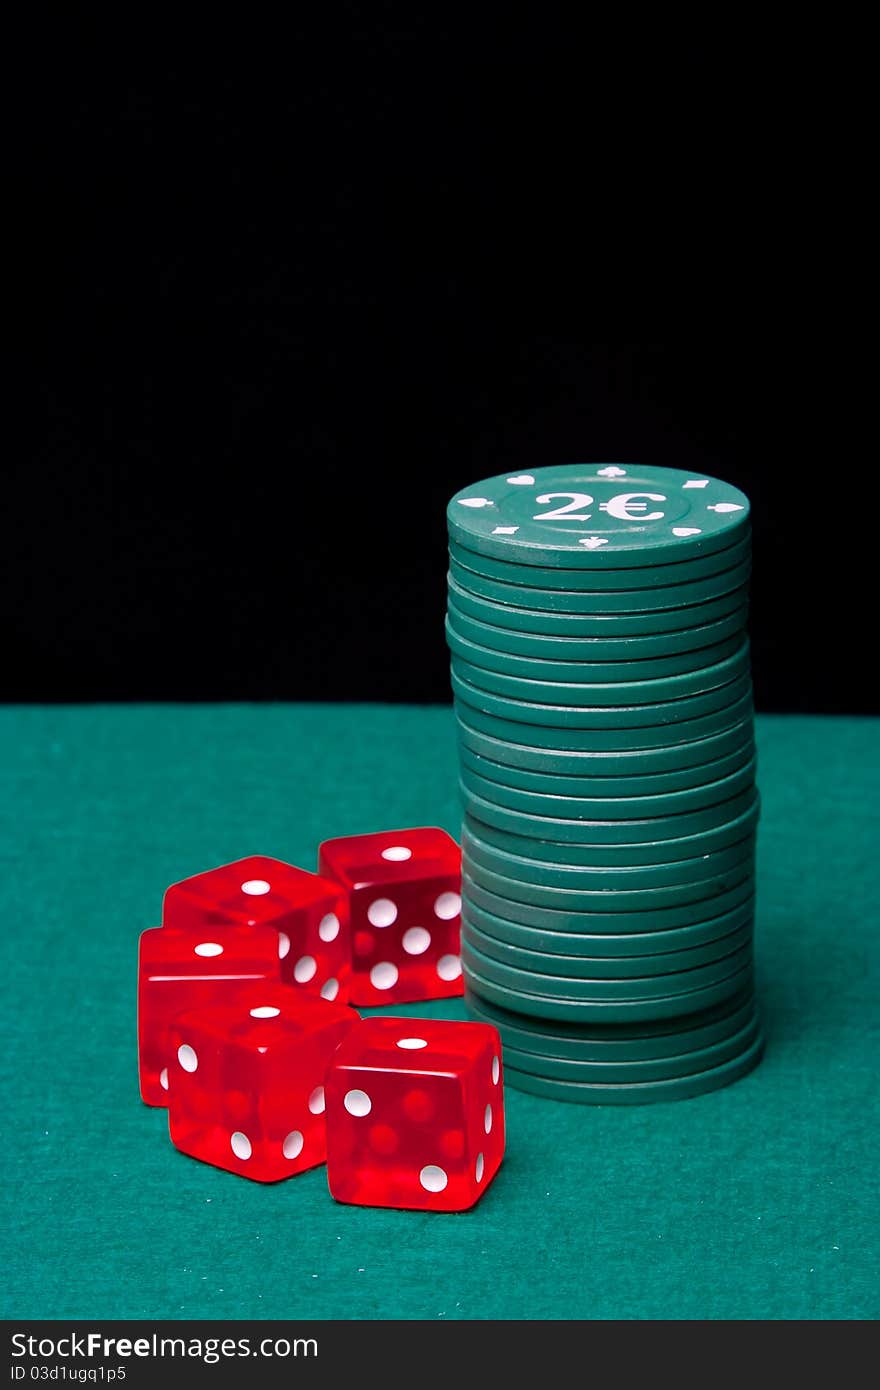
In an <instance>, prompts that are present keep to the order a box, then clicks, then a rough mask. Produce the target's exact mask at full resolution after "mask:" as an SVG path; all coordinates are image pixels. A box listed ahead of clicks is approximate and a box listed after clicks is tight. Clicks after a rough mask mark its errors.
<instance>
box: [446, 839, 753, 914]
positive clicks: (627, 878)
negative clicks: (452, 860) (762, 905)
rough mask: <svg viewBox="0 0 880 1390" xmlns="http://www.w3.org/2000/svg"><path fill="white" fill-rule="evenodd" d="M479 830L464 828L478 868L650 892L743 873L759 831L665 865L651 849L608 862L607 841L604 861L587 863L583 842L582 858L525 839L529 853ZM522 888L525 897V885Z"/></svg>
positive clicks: (531, 883) (558, 883)
mask: <svg viewBox="0 0 880 1390" xmlns="http://www.w3.org/2000/svg"><path fill="white" fill-rule="evenodd" d="M474 829H475V827H474V825H473V823H472V822H467V824H466V826H465V827H463V831H462V835H463V838H462V851H463V854H464V862H466V863H467V865H468V867H469V868H473V869H475V870H477V871H478V872H479V871H481V870H484V869H488V870H490V871H491V872H493V873H498V874H501V875H502V877H505V878H509V879H510V880H512V881H513V882H514V883H518V884H520V885H525V886H526V887H531V888H536V889H537V888H557V889H560V890H561V891H562V892H576V893H577V892H588V893H590V892H614V893H616V892H618V891H623V892H626V891H629V892H638V891H642V892H646V891H647V890H649V889H653V888H674V887H682V886H684V885H686V884H689V883H700V882H702V881H704V880H705V879H706V878H707V877H710V878H711V877H718V876H720V875H721V874H724V873H738V872H739V871H740V869H741V866H742V865H753V864H754V858H755V835H754V831H753V832H752V834H751V835H749V836H748V838H747V839H745V840H738V841H737V842H736V843H735V844H732V845H727V846H725V847H724V848H723V849H715V850H709V851H707V852H706V853H705V854H700V855H697V856H695V857H694V858H693V859H676V860H673V861H672V862H670V863H661V864H658V863H652V862H650V854H649V853H647V852H646V855H645V858H646V861H648V862H646V863H640V862H639V861H638V859H637V858H636V857H635V855H634V853H631V854H627V858H628V859H632V860H633V862H631V863H619V864H615V863H614V862H613V861H612V862H608V861H610V859H611V850H610V849H609V847H608V846H599V847H597V850H596V852H595V853H594V854H592V858H594V859H596V860H601V861H603V862H601V863H595V864H590V863H584V862H583V858H584V857H585V855H586V853H587V850H586V849H585V847H584V846H582V845H581V846H574V848H575V849H579V850H580V851H581V858H579V859H577V860H576V859H575V856H574V855H572V856H571V862H568V861H566V859H564V858H559V859H551V858H550V852H549V851H547V850H543V852H542V847H541V845H539V844H535V843H534V842H533V841H527V842H525V848H526V849H527V850H531V851H532V853H530V854H529V855H528V856H526V855H524V854H518V853H514V852H512V851H511V850H509V849H507V848H499V846H498V845H495V844H490V843H487V841H486V840H485V838H483V839H480V840H477V839H476V836H475V834H474ZM476 829H479V830H481V831H483V832H484V834H485V832H486V830H487V829H488V827H486V826H482V825H480V826H478V827H476ZM552 849H553V846H551V850H552ZM521 892H522V893H523V896H525V891H524V889H523V888H522V887H521ZM531 901H534V900H533V899H532V900H531ZM540 901H543V898H542V899H541V900H540Z"/></svg>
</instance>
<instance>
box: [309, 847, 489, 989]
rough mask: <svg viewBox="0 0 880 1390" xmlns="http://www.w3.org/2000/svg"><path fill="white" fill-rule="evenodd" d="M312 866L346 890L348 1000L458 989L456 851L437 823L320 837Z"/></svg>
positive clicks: (458, 856) (458, 867) (458, 883)
mask: <svg viewBox="0 0 880 1390" xmlns="http://www.w3.org/2000/svg"><path fill="white" fill-rule="evenodd" d="M318 872H319V873H320V874H322V875H323V876H324V877H325V878H332V879H335V880H336V881H337V882H338V883H340V884H341V885H343V887H344V888H345V889H346V891H347V893H348V897H349V908H350V915H351V948H352V961H351V964H352V975H351V999H352V1000H353V1002H354V1003H355V1004H385V1003H389V1002H394V1003H398V1004H403V1003H408V1002H411V1001H413V1000H418V999H442V998H446V997H448V996H450V995H456V994H461V993H462V979H461V958H460V955H459V950H460V946H459V942H460V934H461V916H460V914H461V851H460V849H459V847H458V845H457V844H456V843H455V841H454V840H453V839H452V837H451V836H449V835H447V834H446V831H445V830H439V829H436V828H434V827H423V828H421V829H417V830H394V831H383V832H382V833H379V834H374V835H349V836H344V837H342V838H340V839H337V840H325V842H324V843H323V844H322V845H321V847H320V850H319V855H318Z"/></svg>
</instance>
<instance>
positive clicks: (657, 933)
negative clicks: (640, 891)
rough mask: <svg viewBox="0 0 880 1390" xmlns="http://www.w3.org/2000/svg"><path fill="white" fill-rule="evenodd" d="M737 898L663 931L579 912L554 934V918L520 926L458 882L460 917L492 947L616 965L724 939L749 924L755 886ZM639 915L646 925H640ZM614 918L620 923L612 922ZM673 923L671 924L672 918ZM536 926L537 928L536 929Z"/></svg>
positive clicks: (540, 915) (497, 904)
mask: <svg viewBox="0 0 880 1390" xmlns="http://www.w3.org/2000/svg"><path fill="white" fill-rule="evenodd" d="M736 893H737V896H736V897H733V896H732V897H731V905H730V906H727V905H725V904H722V905H721V910H720V911H716V908H715V904H714V901H713V902H712V903H711V904H710V906H709V907H708V908H706V909H704V910H703V911H702V915H700V913H699V912H698V913H697V914H696V915H695V916H693V914H691V915H692V916H693V920H688V917H687V915H686V914H685V915H684V921H683V923H682V924H681V925H672V926H670V925H667V923H666V919H665V918H664V917H662V915H661V914H658V913H651V912H646V913H644V914H639V913H626V912H621V913H606V914H594V913H589V912H583V913H570V914H568V915H567V916H566V917H565V918H564V929H562V928H559V929H557V927H556V914H554V913H553V912H550V911H546V910H545V911H544V912H541V910H540V909H532V911H533V914H534V915H533V918H532V921H531V922H530V923H528V924H526V923H524V922H522V921H521V920H520V917H521V915H522V913H521V912H518V913H517V914H516V915H514V913H513V912H512V911H511V910H510V905H507V904H505V902H504V900H503V899H499V898H495V897H494V896H493V895H492V894H490V893H486V892H485V890H480V889H479V886H478V885H477V884H474V882H473V880H470V879H468V880H465V879H463V880H462V912H463V913H466V915H467V918H468V921H470V922H471V923H472V924H473V925H475V926H477V927H478V928H479V929H480V931H482V932H483V933H484V934H485V935H487V936H491V937H493V938H494V939H495V940H496V941H506V942H507V943H508V945H510V946H519V947H521V948H522V949H523V950H525V951H533V952H539V953H543V954H545V955H561V956H592V957H594V958H603V957H608V958H611V959H613V960H618V959H619V958H620V957H621V956H652V955H667V954H670V953H672V952H677V951H686V950H691V949H693V948H695V947H699V946H704V945H706V944H709V943H712V942H714V941H717V940H719V939H720V938H722V937H725V936H729V935H730V933H731V932H734V931H737V930H738V929H739V928H740V927H743V926H746V925H747V924H749V923H752V922H754V916H755V895H754V885H753V884H747V885H746V889H745V891H744V892H739V890H736ZM490 903H491V907H490V906H489V904H490ZM597 915H599V917H600V920H599V921H598V922H596V920H595V917H596V916H597ZM642 915H643V916H644V917H645V918H646V919H647V920H645V921H640V920H639V918H640V916H642ZM615 917H621V918H622V919H623V920H622V921H620V922H617V921H615V920H614V918H615ZM658 917H659V918H660V921H659V923H658ZM609 919H610V920H609ZM672 920H673V922H675V918H673V919H672ZM536 922H539V923H540V925H536Z"/></svg>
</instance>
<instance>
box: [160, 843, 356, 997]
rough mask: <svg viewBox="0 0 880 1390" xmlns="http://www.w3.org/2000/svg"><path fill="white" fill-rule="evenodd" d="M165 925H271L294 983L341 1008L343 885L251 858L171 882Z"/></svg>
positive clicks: (346, 970) (346, 967)
mask: <svg viewBox="0 0 880 1390" xmlns="http://www.w3.org/2000/svg"><path fill="white" fill-rule="evenodd" d="M163 922H164V924H165V926H166V927H187V928H192V929H194V930H197V931H205V930H209V929H210V928H212V927H219V926H230V927H253V926H257V925H263V926H270V927H274V928H275V930H276V931H277V932H278V933H279V939H280V952H281V957H282V959H286V958H287V956H288V955H289V956H290V960H291V965H292V979H293V982H294V983H295V984H297V985H301V986H302V988H303V989H305V990H306V991H307V993H309V994H319V995H320V996H321V997H322V998H323V999H327V1000H331V1001H332V1000H336V1001H337V1003H340V1004H342V1003H345V1002H346V1001H347V999H348V998H349V992H348V987H349V976H350V956H351V947H350V942H349V931H348V898H347V895H346V894H345V893H344V892H342V891H341V890H340V885H339V884H338V883H337V882H335V881H333V880H332V879H331V880H328V879H326V878H320V877H319V876H318V875H317V874H312V873H309V872H308V870H306V869H298V868H296V867H295V866H294V865H293V864H285V863H284V862H283V861H282V860H280V859H270V858H267V857H266V856H265V855H251V856H250V857H249V858H247V859H238V860H236V862H235V863H233V864H223V865H221V867H220V868H218V869H209V870H208V871H207V872H206V873H202V874H196V875H195V876H194V877H193V878H187V879H184V880H183V881H182V882H181V883H175V884H172V886H171V887H170V888H169V889H168V890H167V892H166V894H165V904H164V909H163Z"/></svg>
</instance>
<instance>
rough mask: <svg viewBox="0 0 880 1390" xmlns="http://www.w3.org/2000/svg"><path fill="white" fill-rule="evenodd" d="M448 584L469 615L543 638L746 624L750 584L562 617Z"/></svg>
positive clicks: (630, 634)
mask: <svg viewBox="0 0 880 1390" xmlns="http://www.w3.org/2000/svg"><path fill="white" fill-rule="evenodd" d="M446 584H447V590H448V594H449V599H450V602H451V603H452V604H454V606H455V607H456V608H457V609H460V610H461V612H462V613H464V614H466V616H468V617H470V618H477V619H479V620H480V621H481V622H484V623H489V624H491V625H492V626H494V627H506V628H510V629H511V630H512V631H514V632H524V633H538V634H540V635H543V636H545V637H606V638H607V637H648V636H651V635H652V634H656V633H660V632H665V633H670V632H680V631H681V630H682V629H687V628H690V627H705V626H706V625H707V624H708V623H716V622H718V621H719V619H721V618H727V617H729V616H730V614H731V613H739V614H740V615H741V621H742V625H743V626H744V625H745V622H746V616H747V612H748V585H747V584H742V585H741V586H740V587H739V588H737V589H731V590H729V591H728V592H725V593H723V594H721V595H720V596H719V597H716V598H712V599H707V600H706V601H705V602H703V603H694V604H685V606H684V607H682V608H658V609H651V610H649V611H642V612H629V613H626V612H624V613H608V612H599V613H564V612H563V613H560V612H551V611H548V610H547V609H541V608H526V607H518V606H516V607H515V606H513V605H508V604H504V603H495V602H493V601H492V600H491V599H487V598H481V597H477V596H476V595H475V594H474V593H473V592H472V591H471V590H470V589H463V588H462V586H461V585H460V584H457V583H456V581H455V578H454V576H453V575H452V574H450V575H449V576H448V577H447V581H446Z"/></svg>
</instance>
